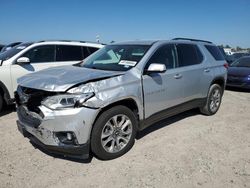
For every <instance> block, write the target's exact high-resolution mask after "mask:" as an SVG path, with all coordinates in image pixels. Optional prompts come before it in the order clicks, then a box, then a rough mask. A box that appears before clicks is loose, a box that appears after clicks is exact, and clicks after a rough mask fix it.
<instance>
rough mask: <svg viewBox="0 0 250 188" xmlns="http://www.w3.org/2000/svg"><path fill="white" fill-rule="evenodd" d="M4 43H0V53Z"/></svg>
mask: <svg viewBox="0 0 250 188" xmlns="http://www.w3.org/2000/svg"><path fill="white" fill-rule="evenodd" d="M3 47H4V45H2V44H0V53H1V50H2V49H3Z"/></svg>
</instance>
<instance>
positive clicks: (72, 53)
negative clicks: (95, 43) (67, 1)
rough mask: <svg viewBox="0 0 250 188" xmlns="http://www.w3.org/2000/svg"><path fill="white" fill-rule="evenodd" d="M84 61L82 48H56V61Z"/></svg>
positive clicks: (60, 46) (62, 46)
mask: <svg viewBox="0 0 250 188" xmlns="http://www.w3.org/2000/svg"><path fill="white" fill-rule="evenodd" d="M82 59H83V54H82V47H81V46H66V45H58V46H57V47H56V61H78V60H82Z"/></svg>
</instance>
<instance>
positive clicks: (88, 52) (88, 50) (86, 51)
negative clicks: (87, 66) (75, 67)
mask: <svg viewBox="0 0 250 188" xmlns="http://www.w3.org/2000/svg"><path fill="white" fill-rule="evenodd" d="M97 50H99V48H93V47H84V46H83V47H82V51H83V54H84V58H86V57H88V56H89V55H91V54H92V53H94V52H96V51H97Z"/></svg>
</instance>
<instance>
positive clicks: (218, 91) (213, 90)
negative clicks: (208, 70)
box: [200, 84, 223, 116]
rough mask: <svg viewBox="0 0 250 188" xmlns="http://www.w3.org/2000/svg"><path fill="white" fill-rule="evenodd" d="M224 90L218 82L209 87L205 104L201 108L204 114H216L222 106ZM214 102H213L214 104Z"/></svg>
mask: <svg viewBox="0 0 250 188" xmlns="http://www.w3.org/2000/svg"><path fill="white" fill-rule="evenodd" d="M222 95H223V90H222V88H221V86H219V85H218V84H213V85H211V86H210V88H209V92H208V96H207V100H206V104H205V106H203V107H201V108H200V112H201V113H202V114H205V115H208V116H211V115H214V114H215V113H216V112H217V111H218V110H219V108H220V105H221V99H222ZM212 103H213V104H212Z"/></svg>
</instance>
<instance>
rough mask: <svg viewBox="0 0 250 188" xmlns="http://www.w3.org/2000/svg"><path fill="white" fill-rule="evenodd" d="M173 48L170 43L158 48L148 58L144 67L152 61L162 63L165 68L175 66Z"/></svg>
mask: <svg viewBox="0 0 250 188" xmlns="http://www.w3.org/2000/svg"><path fill="white" fill-rule="evenodd" d="M175 59H176V58H175V48H174V45H172V44H167V45H164V46H161V47H160V48H158V49H157V50H156V51H155V53H154V54H153V55H152V56H151V58H150V59H149V61H148V63H147V66H146V69H147V68H148V67H149V65H150V64H152V63H159V64H164V65H165V66H166V68H167V69H172V68H174V67H175V64H176V62H175Z"/></svg>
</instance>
